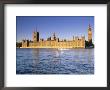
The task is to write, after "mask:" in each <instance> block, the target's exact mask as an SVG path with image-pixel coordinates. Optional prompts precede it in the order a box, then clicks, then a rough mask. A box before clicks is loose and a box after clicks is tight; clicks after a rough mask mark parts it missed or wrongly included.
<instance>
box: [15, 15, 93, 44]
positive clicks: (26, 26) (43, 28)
mask: <svg viewBox="0 0 110 90" xmlns="http://www.w3.org/2000/svg"><path fill="white" fill-rule="evenodd" d="M89 24H90V26H91V28H92V33H93V35H92V37H93V38H92V39H93V41H94V16H16V40H17V42H19V41H22V40H23V39H28V40H32V33H33V32H34V31H38V32H39V34H40V35H39V37H40V38H43V39H44V40H46V39H47V38H48V37H50V36H52V35H53V33H54V32H55V33H56V37H58V38H59V39H60V40H62V39H67V40H72V39H73V36H74V37H75V36H78V37H81V36H85V39H86V40H88V38H87V37H88V26H89Z"/></svg>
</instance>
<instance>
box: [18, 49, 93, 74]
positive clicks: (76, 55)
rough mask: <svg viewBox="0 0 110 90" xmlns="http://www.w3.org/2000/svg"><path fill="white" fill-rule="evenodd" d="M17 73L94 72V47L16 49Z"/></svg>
mask: <svg viewBox="0 0 110 90" xmlns="http://www.w3.org/2000/svg"><path fill="white" fill-rule="evenodd" d="M16 74H26V75H33V74H34V75H38V74H73V75H82V74H83V75H84V74H89V75H90V74H94V49H66V50H60V49H46V48H45V49H37V48H36V49H35V48H34V49H31V48H27V49H26V48H17V49H16Z"/></svg>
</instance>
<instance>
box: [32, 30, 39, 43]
mask: <svg viewBox="0 0 110 90" xmlns="http://www.w3.org/2000/svg"><path fill="white" fill-rule="evenodd" d="M32 38H33V42H38V41H39V32H37V31H36V32H33V35H32Z"/></svg>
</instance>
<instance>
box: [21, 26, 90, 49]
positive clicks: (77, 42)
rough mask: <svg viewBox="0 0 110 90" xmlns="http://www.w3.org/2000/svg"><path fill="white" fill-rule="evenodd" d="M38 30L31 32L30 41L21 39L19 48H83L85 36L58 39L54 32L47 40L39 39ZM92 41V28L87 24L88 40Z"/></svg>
mask: <svg viewBox="0 0 110 90" xmlns="http://www.w3.org/2000/svg"><path fill="white" fill-rule="evenodd" d="M39 36H40V34H39V32H37V31H36V32H33V33H32V41H29V40H22V47H21V48H85V36H81V37H78V36H76V37H74V36H73V39H72V40H66V39H65V40H60V39H59V38H58V37H56V35H55V33H53V35H52V36H51V37H49V38H47V40H44V39H40V38H39ZM90 41H91V42H92V29H91V26H90V24H89V26H88V42H90Z"/></svg>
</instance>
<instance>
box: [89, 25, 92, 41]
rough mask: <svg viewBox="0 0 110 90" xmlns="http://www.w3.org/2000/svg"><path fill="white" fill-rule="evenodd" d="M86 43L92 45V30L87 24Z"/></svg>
mask: <svg viewBox="0 0 110 90" xmlns="http://www.w3.org/2000/svg"><path fill="white" fill-rule="evenodd" d="M88 42H91V43H92V29H91V26H90V24H89V28H88Z"/></svg>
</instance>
